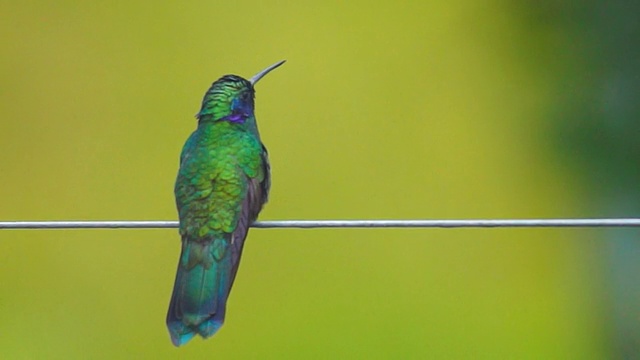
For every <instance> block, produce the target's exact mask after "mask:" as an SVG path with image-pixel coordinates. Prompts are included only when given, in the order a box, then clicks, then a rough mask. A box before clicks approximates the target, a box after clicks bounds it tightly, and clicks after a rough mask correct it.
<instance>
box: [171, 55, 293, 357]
mask: <svg viewBox="0 0 640 360" xmlns="http://www.w3.org/2000/svg"><path fill="white" fill-rule="evenodd" d="M283 63H284V61H280V62H278V63H276V64H273V65H271V66H269V67H268V68H266V69H264V70H262V71H261V72H259V73H258V74H256V75H255V76H254V77H252V78H251V79H249V80H246V79H244V78H242V77H240V76H236V75H225V76H223V77H221V78H220V79H218V80H216V81H215V82H214V83H213V84H212V85H211V87H210V88H209V90H208V91H207V93H206V94H205V96H204V99H203V100H202V108H201V109H200V112H198V114H197V115H196V117H197V119H198V128H197V129H196V130H195V131H194V132H193V133H192V134H191V136H189V138H188V139H187V142H186V143H185V145H184V147H183V149H182V153H181V155H180V170H179V171H178V177H177V179H176V184H175V189H174V191H175V196H176V205H177V207H178V214H179V218H180V236H181V237H182V252H181V255H180V259H179V262H178V270H177V274H176V279H175V284H174V287H173V294H172V296H171V303H170V305H169V311H168V313H167V327H168V328H169V333H170V335H171V341H172V342H173V344H174V345H176V346H180V345H182V344H185V343H186V342H188V341H189V340H191V339H192V338H193V337H194V336H195V335H196V334H198V335H200V336H202V337H203V338H207V337H210V336H212V335H213V334H215V333H216V331H218V329H220V327H221V326H222V324H223V322H224V317H225V310H226V305H227V298H228V297H229V292H230V291H231V287H232V285H233V280H234V279H235V277H236V273H237V271H238V265H239V262H240V256H241V255H242V248H243V245H244V240H245V238H246V237H247V232H248V231H249V226H250V225H251V223H252V222H253V221H255V219H256V218H257V217H258V213H259V212H260V210H261V209H262V206H263V205H264V204H265V203H266V202H267V196H268V193H269V185H270V173H269V172H270V170H269V160H268V157H267V149H266V148H265V146H264V145H263V144H262V141H261V140H260V134H259V133H258V127H257V124H256V118H255V114H254V96H255V89H254V86H255V84H256V83H257V82H258V80H260V79H261V78H262V77H263V76H265V75H266V74H267V73H269V72H270V71H271V70H273V69H275V68H277V67H278V66H280V65H282V64H283Z"/></svg>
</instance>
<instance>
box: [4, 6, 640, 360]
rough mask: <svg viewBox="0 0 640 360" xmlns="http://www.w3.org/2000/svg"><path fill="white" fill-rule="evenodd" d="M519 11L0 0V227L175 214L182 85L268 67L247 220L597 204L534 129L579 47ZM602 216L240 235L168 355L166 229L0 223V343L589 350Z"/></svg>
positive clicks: (400, 354)
mask: <svg viewBox="0 0 640 360" xmlns="http://www.w3.org/2000/svg"><path fill="white" fill-rule="evenodd" d="M516 3H517V2H509V1H488V2H481V1H471V0H453V1H431V2H391V1H388V2H382V1H378V2H367V1H357V2H342V1H326V2H316V3H312V2H290V3H286V2H272V3H267V2H260V1H255V2H251V1H240V2H237V1H236V2H231V1H229V2H213V1H199V2H181V3H178V2H176V3H174V4H168V3H162V2H159V3H149V2H136V1H126V2H125V1H109V2H102V3H101V2H76V1H57V2H44V1H23V2H18V1H14V2H8V1H5V2H3V4H2V13H3V15H2V18H3V21H2V22H0V43H1V44H0V49H1V50H0V51H1V56H0V81H1V87H0V141H1V145H0V147H1V148H0V149H1V151H0V169H1V171H0V174H1V181H2V182H1V185H2V186H0V204H1V205H0V219H1V220H173V219H176V217H177V216H176V210H175V205H174V198H173V182H174V179H175V174H176V172H177V169H178V156H179V153H180V149H181V147H182V145H183V143H184V141H185V139H186V138H187V136H188V135H189V134H190V133H191V132H192V131H193V130H194V129H195V126H196V120H195V119H194V117H193V116H194V114H195V113H196V112H197V111H198V110H199V106H200V102H201V100H202V96H203V94H204V92H205V91H206V89H207V88H208V87H209V86H210V84H211V83H212V82H213V81H214V80H216V79H217V78H218V77H220V76H222V75H224V74H228V73H233V74H238V75H242V76H245V77H249V76H252V75H253V74H255V73H256V72H257V71H259V70H261V69H263V68H264V67H266V66H268V65H270V64H272V63H274V62H276V61H278V60H281V59H286V60H287V63H286V64H285V65H284V66H282V67H280V68H278V69H277V70H275V71H274V72H272V73H270V74H269V75H268V76H267V77H266V78H265V79H264V80H262V81H261V82H260V83H259V85H258V86H257V98H256V114H257V119H258V124H259V127H260V131H261V136H262V140H263V141H264V143H265V144H266V146H267V148H268V149H269V154H270V158H271V166H272V184H273V185H272V189H271V196H270V202H269V203H268V205H267V206H266V208H265V210H264V211H263V212H262V214H261V217H260V218H261V219H263V220H284V219H464V218H563V217H586V216H595V215H598V213H597V212H592V211H591V210H590V209H589V205H588V196H587V195H585V194H586V193H588V186H587V184H586V181H585V180H584V179H582V178H581V177H580V176H579V174H577V173H576V171H575V169H573V168H571V167H570V166H567V163H566V162H563V161H560V160H558V158H559V157H561V156H558V155H557V154H556V153H557V151H558V149H557V148H555V147H554V146H553V145H552V143H553V141H550V140H549V139H552V138H553V137H554V136H555V135H554V131H555V130H554V129H553V127H552V126H549V124H550V122H551V118H550V116H551V114H552V113H553V109H554V107H556V106H557V102H558V94H559V93H562V92H565V90H566V91H569V92H577V93H580V91H581V90H580V86H581V85H580V84H581V83H580V81H577V82H575V83H573V84H572V85H571V86H572V88H571V89H563V85H562V84H563V81H565V80H566V79H567V78H570V77H571V76H574V75H575V73H576V72H578V70H576V69H586V68H587V65H585V64H586V61H587V60H585V59H583V58H581V57H580V56H579V52H573V49H575V48H577V47H578V45H576V43H575V39H576V38H578V37H577V36H576V34H575V33H573V34H572V33H571V29H569V30H566V29H560V28H556V27H554V26H553V24H552V22H551V20H548V21H547V17H548V18H551V19H553V18H554V13H553V12H554V11H556V10H558V9H551V10H549V13H545V12H541V13H539V14H537V15H531V16H530V14H529V13H528V11H530V9H529V8H527V6H524V5H521V4H520V5H517V6H516ZM549 4H550V3H549V2H546V5H549ZM530 6H531V7H532V8H535V4H534V5H530ZM560 10H566V9H560ZM565 30H566V31H567V32H568V33H569V34H566V33H565V32H564V31H565ZM584 36H588V34H585V35H584ZM585 72H588V71H585ZM572 74H573V75H572ZM588 81H589V79H587V80H585V82H588ZM576 121H577V120H576ZM620 215H624V214H620ZM602 231H603V230H596V229H530V228H529V229H528V228H521V229H448V230H444V229H404V230H401V229H375V230H374V229H369V230H367V229H317V230H292V229H279V230H276V229H272V230H262V229H254V230H252V231H251V232H250V234H249V237H248V240H247V242H246V246H245V251H244V256H243V259H242V263H241V266H240V271H239V274H238V277H237V279H236V282H235V286H234V289H233V292H232V294H231V296H230V300H229V305H228V309H227V319H226V322H225V325H224V327H223V328H222V329H221V331H220V332H218V334H216V335H215V336H214V337H213V338H211V339H209V340H207V341H202V340H200V339H195V340H194V341H192V342H191V343H189V344H188V345H186V346H184V347H182V348H174V347H173V346H172V344H171V341H170V340H169V335H168V332H167V330H166V327H165V315H166V310H167V306H168V304H169V297H170V294H171V289H172V286H173V281H174V276H175V269H176V263H177V260H178V255H179V249H180V240H179V236H178V233H177V231H176V230H174V229H164V230H49V231H45V230H20V231H18V230H0V353H1V354H2V355H0V357H1V358H6V359H88V358H93V359H116V358H149V359H173V358H185V359H187V358H188V359H204V358H207V359H208V358H217V359H223V358H224V359H233V358H247V359H250V358H253V359H258V358H273V359H279V358H294V359H350V358H358V359H375V358H381V359H384V358H386V359H429V358H430V359H604V358H610V357H611V356H612V351H613V350H612V348H613V347H614V346H613V345H612V344H611V331H612V330H611V325H610V323H609V315H608V314H607V312H608V310H607V306H605V305H604V304H605V303H606V302H607V299H608V296H609V295H608V287H607V286H606V282H607V281H606V278H605V277H606V275H607V274H606V271H604V272H603V264H602V263H603V261H604V260H603V258H602V257H601V255H602V253H603V251H604V240H602V239H600V238H599V237H601V236H602ZM632 310H634V309H632ZM629 316H630V317H634V316H635V318H637V319H640V312H639V311H638V310H637V308H636V309H635V313H633V311H632V312H630V313H629Z"/></svg>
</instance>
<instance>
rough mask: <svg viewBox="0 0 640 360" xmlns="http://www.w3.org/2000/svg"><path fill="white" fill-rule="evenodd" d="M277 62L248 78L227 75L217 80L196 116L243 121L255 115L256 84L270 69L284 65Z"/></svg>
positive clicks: (211, 119) (201, 120) (209, 119)
mask: <svg viewBox="0 0 640 360" xmlns="http://www.w3.org/2000/svg"><path fill="white" fill-rule="evenodd" d="M283 63H284V60H283V61H280V62H278V63H275V64H273V65H271V66H269V67H268V68H266V69H264V70H262V71H261V72H259V73H257V74H256V75H255V76H254V77H252V78H251V79H249V80H247V79H245V78H242V77H240V76H237V75H225V76H223V77H221V78H220V79H218V80H216V81H215V82H214V83H213V84H212V85H211V87H210V88H209V90H208V91H207V93H206V94H205V95H204V99H203V100H202V108H201V109H200V112H198V114H197V115H196V117H197V118H198V119H199V120H200V122H203V121H230V122H235V123H243V122H245V121H246V120H247V119H248V118H251V117H253V107H254V102H253V100H254V97H255V89H254V88H253V87H254V85H255V84H256V83H257V82H258V80H260V79H261V78H262V77H263V76H265V75H266V74H267V73H269V71H271V70H273V69H275V68H277V67H278V66H280V65H282V64H283Z"/></svg>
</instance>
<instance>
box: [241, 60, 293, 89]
mask: <svg viewBox="0 0 640 360" xmlns="http://www.w3.org/2000/svg"><path fill="white" fill-rule="evenodd" d="M285 61H286V60H282V61H278V62H277V63H275V64H273V65H271V66H269V67H268V68H266V69H264V70H262V71H260V72H259V73H257V74H255V75H253V77H252V78H251V79H249V82H251V85H255V84H256V83H257V82H258V80H260V79H262V77H263V76H265V75H267V74H268V73H269V71H271V70H273V69H275V68H277V67H278V66H280V65H282V64H284V62H285Z"/></svg>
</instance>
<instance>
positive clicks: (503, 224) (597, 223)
mask: <svg viewBox="0 0 640 360" xmlns="http://www.w3.org/2000/svg"><path fill="white" fill-rule="evenodd" d="M177 227H178V222H177V221H0V229H166V228H177ZM252 227H254V228H261V229H273V228H298V229H315V228H498V227H500V228H515V227H640V218H623V219H511V220H510V219H507V220H282V221H256V222H255V223H253V225H252Z"/></svg>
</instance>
